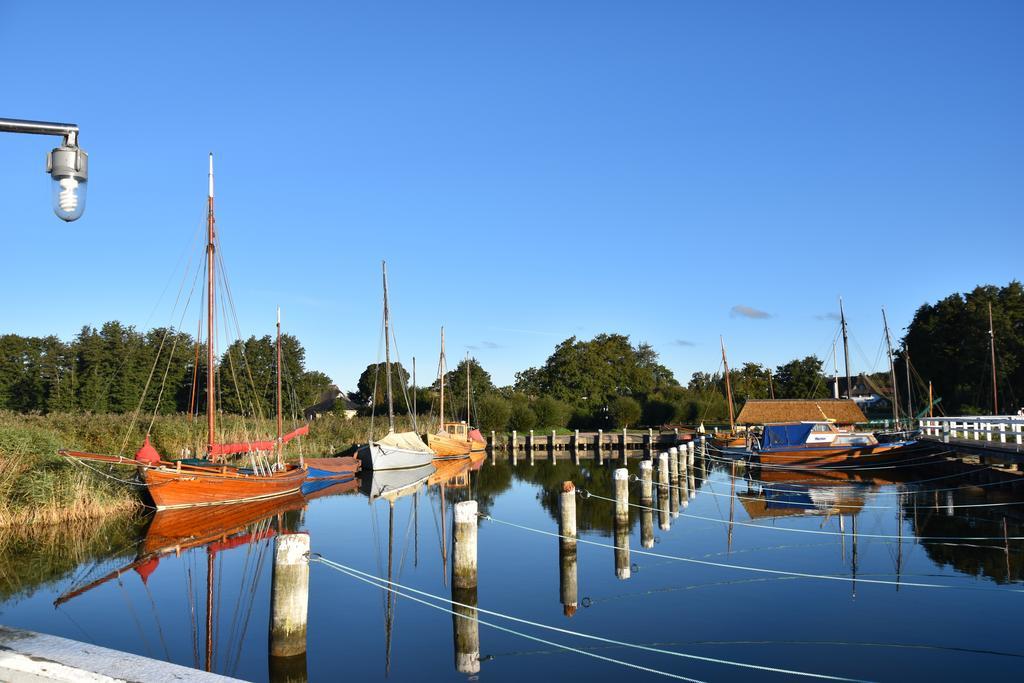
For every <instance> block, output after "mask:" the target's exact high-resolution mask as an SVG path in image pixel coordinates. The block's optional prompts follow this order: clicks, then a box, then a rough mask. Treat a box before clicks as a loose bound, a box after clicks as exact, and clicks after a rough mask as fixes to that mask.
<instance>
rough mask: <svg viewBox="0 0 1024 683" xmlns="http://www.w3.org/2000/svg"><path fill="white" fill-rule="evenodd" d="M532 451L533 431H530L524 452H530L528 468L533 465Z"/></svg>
mask: <svg viewBox="0 0 1024 683" xmlns="http://www.w3.org/2000/svg"><path fill="white" fill-rule="evenodd" d="M533 449H534V445H533V430H532V429H531V430H530V437H529V438H528V439H527V440H526V450H528V451H529V452H530V466H531V467H532V466H533V465H534V461H533Z"/></svg>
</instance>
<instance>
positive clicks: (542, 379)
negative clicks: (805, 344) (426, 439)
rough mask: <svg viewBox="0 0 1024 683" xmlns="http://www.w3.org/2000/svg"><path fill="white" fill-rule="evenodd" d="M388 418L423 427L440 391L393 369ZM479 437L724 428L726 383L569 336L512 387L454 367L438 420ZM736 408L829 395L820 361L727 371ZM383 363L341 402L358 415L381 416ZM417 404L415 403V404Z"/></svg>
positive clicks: (636, 351)
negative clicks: (755, 401) (461, 424)
mask: <svg viewBox="0 0 1024 683" xmlns="http://www.w3.org/2000/svg"><path fill="white" fill-rule="evenodd" d="M391 372H392V393H393V395H394V397H395V400H394V404H395V410H396V411H398V412H399V413H401V414H407V413H408V412H410V409H411V407H412V404H413V403H414V402H415V405H416V409H417V413H418V415H420V416H421V417H424V418H425V419H426V422H430V418H431V417H432V416H433V417H436V416H437V415H438V412H439V404H438V401H439V398H440V392H439V389H440V387H439V382H437V381H434V382H432V383H431V384H430V385H429V386H425V387H417V388H415V390H414V389H413V387H411V386H410V385H409V379H410V378H409V373H408V372H407V371H406V370H405V368H403V367H402V366H401V365H400V364H398V363H392V367H391ZM467 372H468V373H469V376H470V377H469V379H470V381H469V384H470V387H471V389H470V401H469V409H470V410H469V418H468V421H469V422H471V423H472V424H474V425H476V426H478V427H480V429H482V430H483V431H492V430H493V431H495V432H503V431H510V430H513V429H514V430H516V431H520V432H522V431H528V430H530V429H559V428H569V429H621V428H623V427H631V426H640V425H645V426H660V425H667V424H674V423H675V424H683V423H685V424H694V423H698V422H702V421H703V422H708V423H722V422H725V421H727V420H728V406H727V404H726V399H725V377H724V375H723V374H722V373H705V372H697V373H694V374H693V376H692V377H691V378H690V380H689V382H688V383H687V384H686V385H682V384H680V382H679V381H678V380H677V379H676V377H675V375H674V374H673V373H672V371H671V370H669V369H668V368H667V367H665V366H664V365H662V364H661V363H660V362H659V359H658V354H657V352H656V351H655V350H654V349H653V348H652V347H651V346H650V345H649V344H644V343H640V344H633V343H632V342H631V341H630V339H629V337H628V336H627V335H622V334H599V335H597V336H596V337H594V338H593V339H591V340H581V339H577V338H576V337H570V338H569V339H566V340H565V341H563V342H561V343H560V344H558V346H556V347H555V350H554V352H553V353H552V354H551V356H549V357H548V359H547V360H546V361H545V363H544V364H543V365H541V366H540V367H536V368H529V369H527V370H523V371H522V372H519V373H516V376H515V382H514V383H513V384H512V385H511V386H506V387H496V386H495V385H494V382H493V381H492V379H491V376H490V373H488V372H487V371H486V370H485V369H484V368H483V367H482V366H481V365H480V363H479V362H478V361H477V360H476V359H475V358H470V359H467V360H463V361H461V362H460V363H459V364H458V366H457V367H456V368H455V369H453V370H451V371H449V372H448V373H447V374H446V375H445V404H446V406H445V415H446V417H447V419H448V420H449V421H450V420H466V419H467V414H466V412H467V401H466V374H467ZM729 376H730V380H731V382H732V388H733V396H734V401H735V402H736V404H737V405H742V403H743V402H744V401H746V399H748V398H768V397H769V396H770V395H771V394H772V392H774V395H775V396H776V397H779V398H790V397H792V398H807V397H819V396H827V395H829V391H830V389H829V384H828V379H827V378H826V377H825V375H824V373H823V372H822V362H821V361H820V360H819V359H817V358H815V357H814V356H809V357H807V358H803V359H796V360H793V361H790V362H789V363H786V364H784V365H781V366H779V367H777V368H775V370H774V371H773V373H771V375H770V374H769V369H768V368H767V367H765V366H763V365H759V364H757V363H746V364H744V365H743V366H742V367H741V368H738V369H735V370H732V371H731V372H730V375H729ZM385 381H386V375H385V370H384V364H383V363H378V364H374V365H370V366H368V367H367V368H366V370H364V371H363V373H362V375H361V376H360V378H359V382H358V383H357V390H356V391H354V392H352V393H351V394H350V395H349V397H350V398H351V399H352V400H353V401H354V402H355V403H357V404H358V405H359V406H361V407H362V408H361V409H362V411H363V412H364V413H369V412H373V411H376V413H377V414H378V415H380V414H383V412H384V411H386V410H387V408H386V406H385V404H384V386H385ZM414 397H415V398H414Z"/></svg>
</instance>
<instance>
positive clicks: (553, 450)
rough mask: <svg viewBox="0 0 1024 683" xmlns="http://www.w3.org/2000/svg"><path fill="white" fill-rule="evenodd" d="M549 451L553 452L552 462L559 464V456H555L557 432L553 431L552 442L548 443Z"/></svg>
mask: <svg viewBox="0 0 1024 683" xmlns="http://www.w3.org/2000/svg"><path fill="white" fill-rule="evenodd" d="M548 450H549V451H551V462H553V463H554V462H558V456H556V455H555V430H554V429H552V430H551V440H550V441H548Z"/></svg>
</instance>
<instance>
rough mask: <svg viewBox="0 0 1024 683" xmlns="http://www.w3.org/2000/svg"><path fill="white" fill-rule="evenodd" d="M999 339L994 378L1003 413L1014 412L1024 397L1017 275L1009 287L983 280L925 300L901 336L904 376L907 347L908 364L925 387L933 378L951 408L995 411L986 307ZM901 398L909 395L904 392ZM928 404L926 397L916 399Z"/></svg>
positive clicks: (1023, 302)
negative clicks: (928, 301) (932, 300)
mask: <svg viewBox="0 0 1024 683" xmlns="http://www.w3.org/2000/svg"><path fill="white" fill-rule="evenodd" d="M989 304H991V306H992V329H993V331H994V333H995V345H996V382H997V386H998V387H999V398H1000V405H999V406H998V408H999V410H998V411H997V412H999V413H1006V412H1010V413H1012V412H1016V409H1017V408H1019V407H1020V405H1019V402H1020V401H1021V400H1022V398H1024V287H1022V285H1021V283H1020V282H1018V281H1017V280H1013V281H1011V282H1010V283H1009V284H1007V285H1006V286H1005V287H997V286H993V285H984V286H978V287H975V288H974V289H973V290H972V291H970V292H967V293H954V294H950V295H949V296H947V297H945V298H943V299H940V300H939V301H937V302H936V303H934V304H924V305H923V306H921V307H920V308H918V309H917V311H916V312H915V313H914V318H913V320H912V321H911V322H910V325H909V326H908V327H907V333H906V335H905V336H904V337H903V350H901V351H900V353H899V361H898V362H899V364H900V370H899V373H898V375H899V376H903V374H902V373H903V372H904V369H903V368H904V366H903V362H904V358H905V355H906V351H905V350H906V349H909V351H910V364H911V367H912V368H914V369H915V370H916V373H917V376H918V377H920V378H921V381H922V382H923V383H925V384H924V386H920V385H919V386H917V389H918V391H919V392H920V393H919V394H918V395H919V396H923V395H925V393H926V392H927V386H926V383H927V382H928V381H931V382H932V384H933V388H934V394H935V396H936V397H941V398H942V406H943V407H944V409H945V411H946V412H947V413H952V414H970V413H971V412H974V410H977V409H978V408H982V410H983V411H984V412H992V408H993V407H992V362H991V354H990V350H989V334H988V330H989V326H988V307H989ZM900 402H901V404H903V405H905V404H906V401H905V398H904V397H903V396H902V392H901V400H900ZM917 403H918V405H919V406H920V407H924V404H927V401H923V402H922V401H920V400H918V401H917Z"/></svg>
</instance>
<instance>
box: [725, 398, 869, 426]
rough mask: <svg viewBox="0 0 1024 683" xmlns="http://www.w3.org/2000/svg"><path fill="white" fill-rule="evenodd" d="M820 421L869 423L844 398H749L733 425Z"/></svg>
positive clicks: (850, 402)
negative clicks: (735, 423)
mask: <svg viewBox="0 0 1024 683" xmlns="http://www.w3.org/2000/svg"><path fill="white" fill-rule="evenodd" d="M821 420H832V421H834V422H835V423H836V424H837V425H852V424H855V423H857V422H867V421H868V419H867V418H866V417H865V416H864V413H863V412H862V411H861V409H860V408H858V407H857V404H856V403H854V402H853V401H851V400H849V399H845V398H839V399H835V398H813V399H788V398H786V399H761V398H756V399H755V398H752V399H750V400H748V401H747V402H746V403H745V404H744V405H743V410H741V411H740V415H739V417H737V418H736V422H737V423H738V424H742V425H764V424H772V423H775V422H820V421H821Z"/></svg>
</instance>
